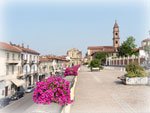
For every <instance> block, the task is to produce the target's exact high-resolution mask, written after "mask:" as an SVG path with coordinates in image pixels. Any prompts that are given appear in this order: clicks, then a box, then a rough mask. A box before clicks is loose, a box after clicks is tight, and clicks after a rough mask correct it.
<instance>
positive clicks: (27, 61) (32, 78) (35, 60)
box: [10, 42, 40, 89]
mask: <svg viewBox="0 0 150 113" xmlns="http://www.w3.org/2000/svg"><path fill="white" fill-rule="evenodd" d="M10 45H12V46H13V47H16V48H18V49H20V50H21V74H20V76H19V77H18V78H19V79H22V80H23V81H24V82H25V85H24V86H23V87H24V89H26V88H27V87H29V86H33V85H35V84H36V82H38V66H39V54H40V53H38V52H37V51H35V50H32V49H29V46H27V48H25V47H24V44H22V46H20V45H16V44H12V43H11V42H10Z"/></svg>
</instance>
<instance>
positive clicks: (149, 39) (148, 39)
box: [142, 38, 150, 42]
mask: <svg viewBox="0 0 150 113" xmlns="http://www.w3.org/2000/svg"><path fill="white" fill-rule="evenodd" d="M146 41H150V38H147V39H144V40H143V41H142V42H146Z"/></svg>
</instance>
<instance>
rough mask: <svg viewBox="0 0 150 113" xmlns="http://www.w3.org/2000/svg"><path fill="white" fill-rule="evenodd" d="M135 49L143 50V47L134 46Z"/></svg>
mask: <svg viewBox="0 0 150 113" xmlns="http://www.w3.org/2000/svg"><path fill="white" fill-rule="evenodd" d="M133 50H143V47H139V48H134V49H133Z"/></svg>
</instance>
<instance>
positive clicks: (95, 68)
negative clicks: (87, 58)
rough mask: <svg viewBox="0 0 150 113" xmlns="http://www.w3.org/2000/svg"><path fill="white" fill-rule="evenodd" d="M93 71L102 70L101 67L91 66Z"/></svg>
mask: <svg viewBox="0 0 150 113" xmlns="http://www.w3.org/2000/svg"><path fill="white" fill-rule="evenodd" d="M91 71H100V69H99V67H91Z"/></svg>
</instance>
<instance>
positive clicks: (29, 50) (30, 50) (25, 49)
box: [13, 45, 40, 55]
mask: <svg viewBox="0 0 150 113" xmlns="http://www.w3.org/2000/svg"><path fill="white" fill-rule="evenodd" d="M13 46H14V47H16V48H19V49H21V50H22V51H23V52H28V53H32V54H37V55H39V54H40V53H39V52H37V51H35V50H32V49H28V48H23V47H20V46H17V45H13Z"/></svg>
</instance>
